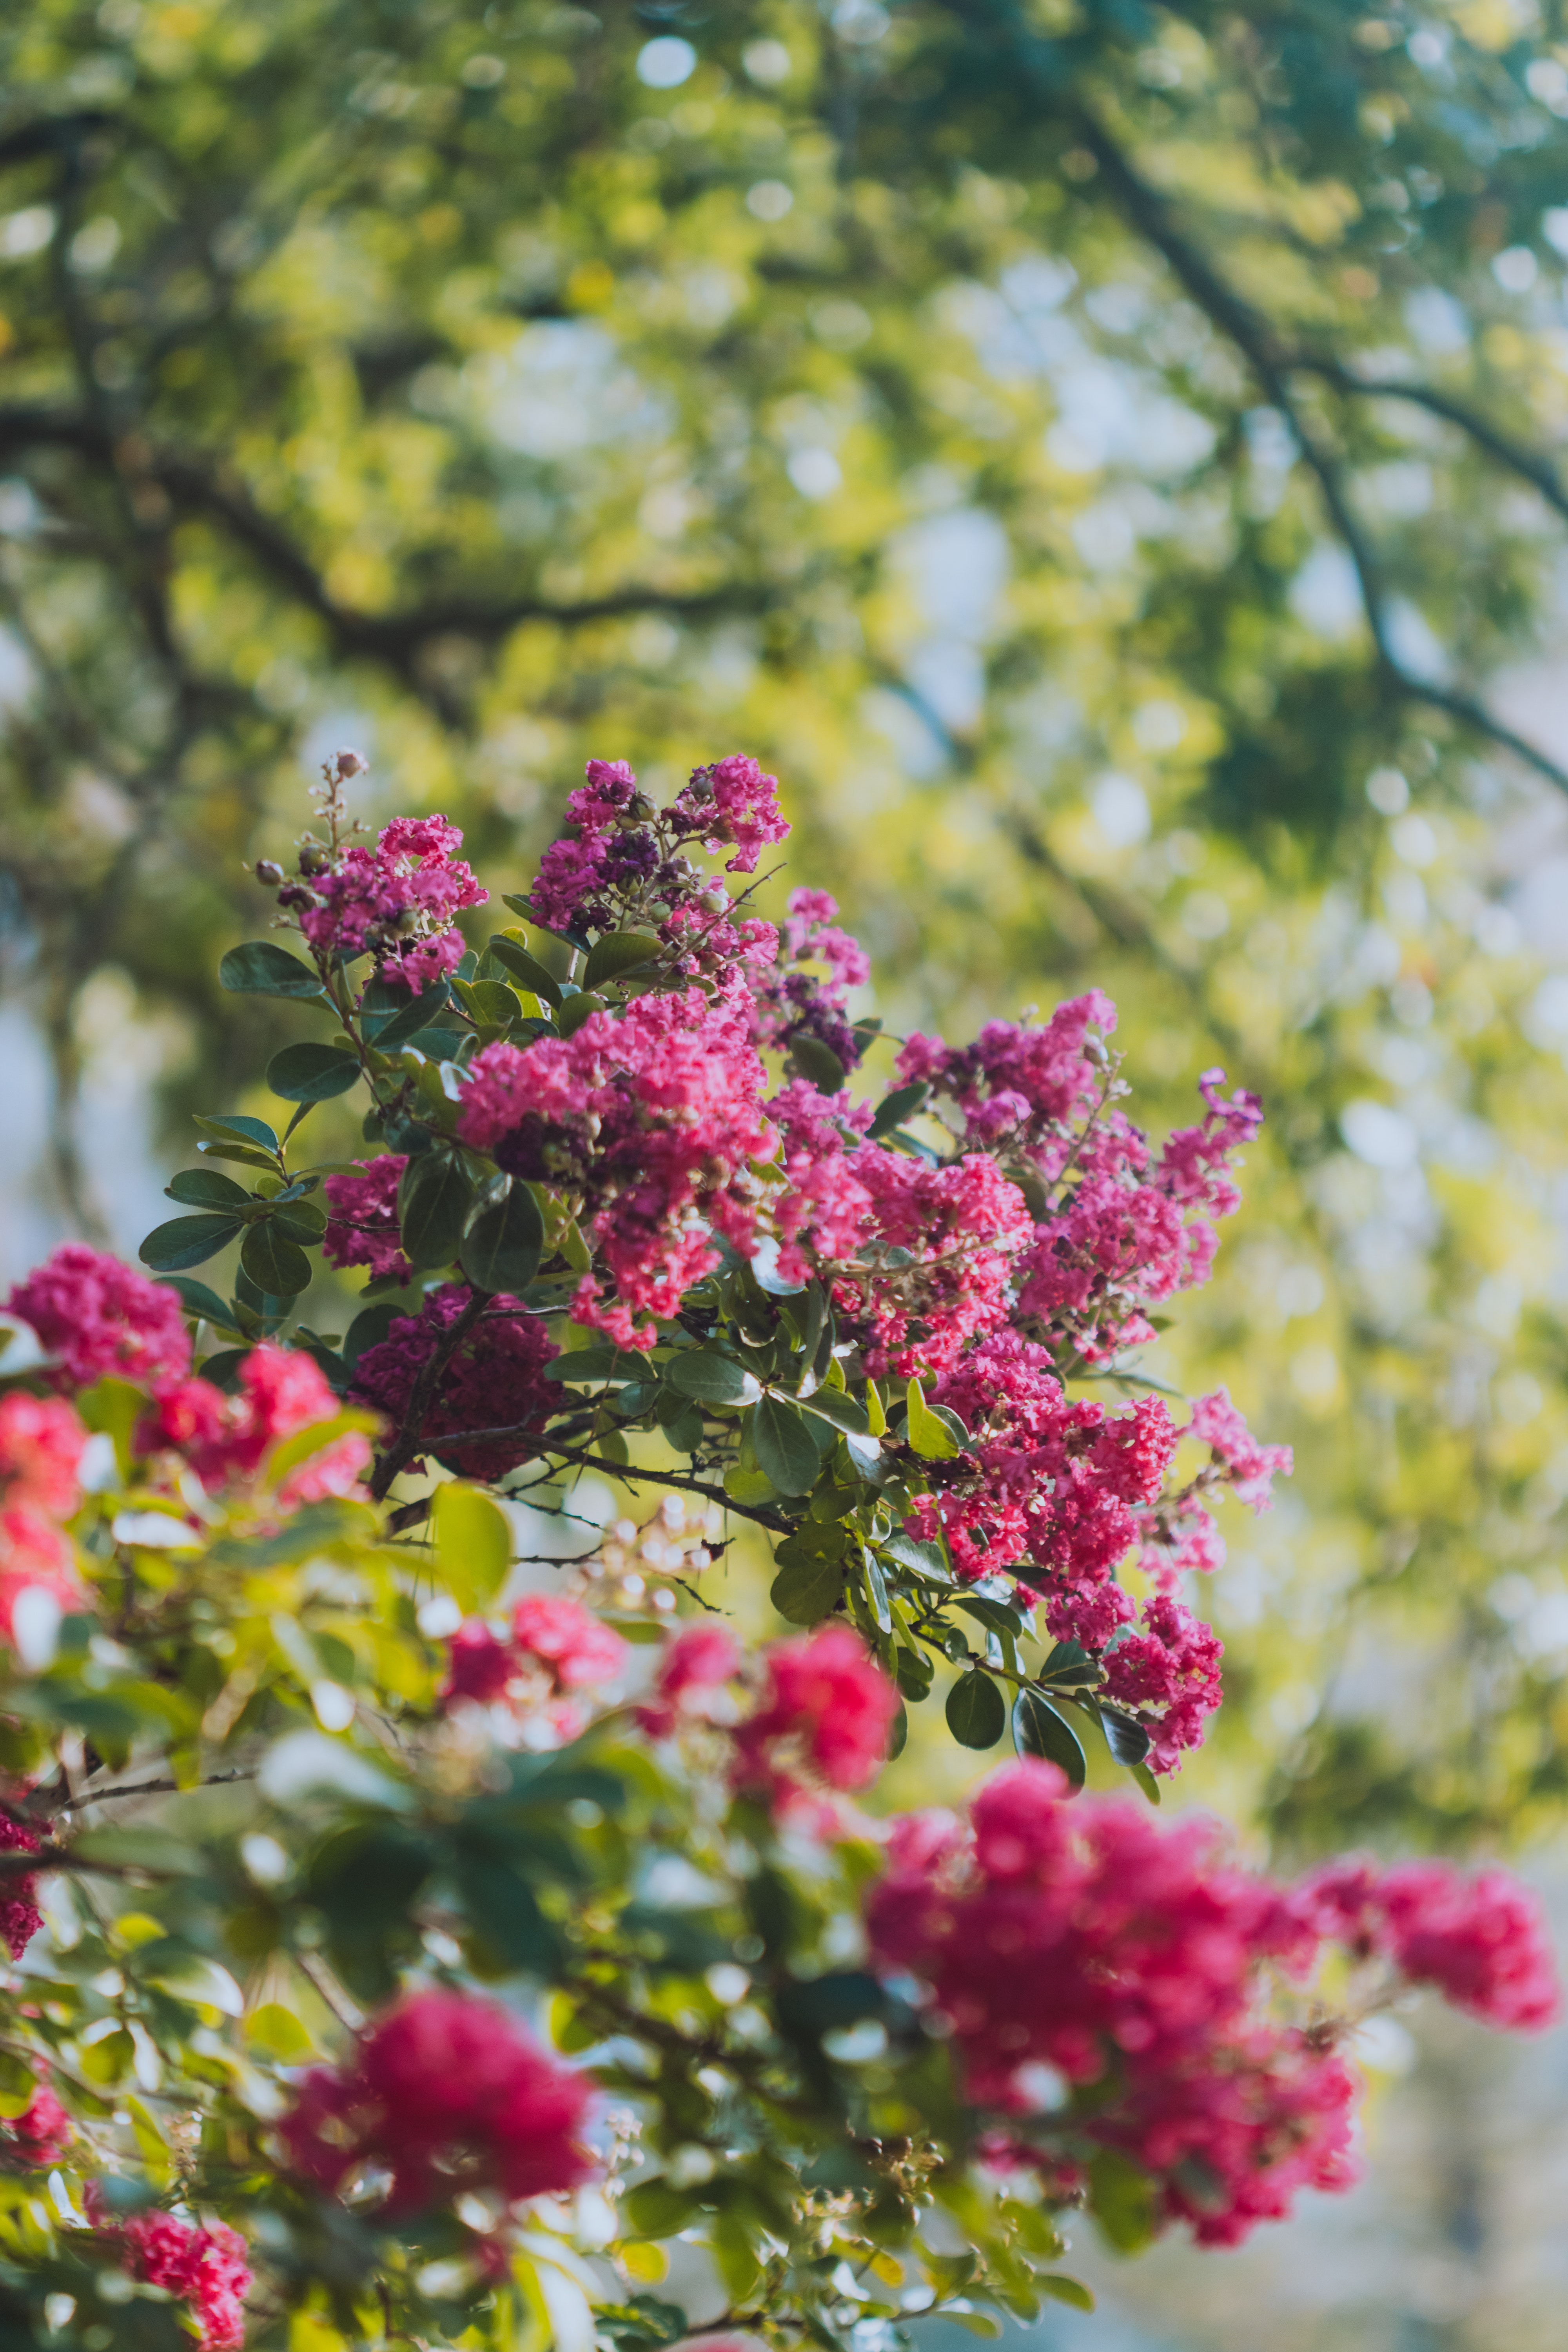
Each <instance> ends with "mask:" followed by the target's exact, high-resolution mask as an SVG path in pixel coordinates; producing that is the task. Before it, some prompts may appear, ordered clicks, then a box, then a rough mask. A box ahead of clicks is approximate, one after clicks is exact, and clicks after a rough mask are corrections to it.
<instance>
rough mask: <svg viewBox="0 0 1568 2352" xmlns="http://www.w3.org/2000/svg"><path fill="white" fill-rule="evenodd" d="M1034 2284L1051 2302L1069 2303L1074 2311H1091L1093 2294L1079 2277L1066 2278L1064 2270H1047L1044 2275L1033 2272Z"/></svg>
mask: <svg viewBox="0 0 1568 2352" xmlns="http://www.w3.org/2000/svg"><path fill="white" fill-rule="evenodd" d="M1035 2284H1036V2285H1037V2287H1038V2288H1039V2290H1040V2293H1041V2294H1048V2295H1049V2296H1050V2298H1051V2300H1052V2302H1053V2303H1066V2304H1070V2305H1071V2306H1072V2308H1073V2309H1074V2311H1092V2310H1093V2309H1094V2296H1093V2294H1091V2293H1090V2291H1089V2288H1088V2287H1086V2286H1085V2284H1084V2283H1083V2281H1082V2280H1081V2279H1075V2278H1068V2274H1067V2273H1066V2272H1065V2271H1047V2273H1046V2274H1045V2276H1044V2277H1041V2276H1040V2274H1039V2273H1038V2272H1037V2273H1036V2274H1035Z"/></svg>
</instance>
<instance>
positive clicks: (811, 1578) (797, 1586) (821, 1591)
mask: <svg viewBox="0 0 1568 2352" xmlns="http://www.w3.org/2000/svg"><path fill="white" fill-rule="evenodd" d="M843 1591H844V1564H843V1562H842V1560H837V1559H822V1558H816V1559H794V1560H791V1561H789V1562H788V1563H787V1564H786V1565H785V1566H784V1567H783V1568H781V1569H780V1570H779V1572H778V1574H777V1575H776V1576H775V1577H774V1579H773V1586H772V1589H771V1591H770V1592H769V1595H768V1598H769V1599H770V1600H771V1601H772V1602H773V1607H774V1608H775V1609H776V1610H777V1611H778V1612H779V1615H780V1616H781V1617H787V1618H788V1620H789V1622H790V1623H791V1624H792V1625H816V1624H818V1623H820V1622H821V1620H822V1619H823V1618H824V1617H828V1616H831V1615H832V1613H833V1611H834V1610H835V1609H836V1608H837V1604H838V1601H839V1598H840V1595H841V1594H842V1593H843Z"/></svg>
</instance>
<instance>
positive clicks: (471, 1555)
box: [430, 1480, 511, 1616]
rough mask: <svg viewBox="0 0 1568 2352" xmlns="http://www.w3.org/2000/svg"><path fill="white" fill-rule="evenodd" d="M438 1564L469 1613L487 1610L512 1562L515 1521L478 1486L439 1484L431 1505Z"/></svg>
mask: <svg viewBox="0 0 1568 2352" xmlns="http://www.w3.org/2000/svg"><path fill="white" fill-rule="evenodd" d="M430 1526H431V1532H432V1534H433V1536H434V1537H435V1541H436V1566H437V1570H438V1572H439V1574H440V1579H441V1581H442V1583H443V1584H444V1585H445V1586H446V1588H447V1591H448V1592H449V1593H450V1594H451V1595H452V1598H453V1599H454V1600H455V1601H457V1602H458V1605H459V1607H460V1608H461V1609H462V1611H463V1612H464V1614H465V1616H472V1615H474V1614H475V1613H476V1612H479V1611H480V1610H483V1609H487V1608H488V1607H489V1603H490V1602H491V1601H493V1600H494V1599H495V1597H496V1594H497V1593H498V1592H499V1591H500V1589H501V1586H502V1585H503V1584H504V1583H505V1582H506V1577H507V1570H508V1569H509V1568H510V1565H511V1521H510V1519H509V1518H508V1517H507V1515H506V1513H505V1512H504V1511H503V1510H502V1508H501V1507H500V1504H499V1503H496V1502H492V1501H491V1499H490V1497H489V1496H488V1495H482V1494H480V1492H479V1488H478V1487H477V1486H462V1485H460V1484H458V1482H457V1481H455V1480H454V1481H453V1482H452V1484H450V1485H449V1486H437V1489H436V1493H435V1496H434V1497H433V1499H432V1502H431V1507H430Z"/></svg>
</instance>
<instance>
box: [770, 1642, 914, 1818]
mask: <svg viewBox="0 0 1568 2352" xmlns="http://www.w3.org/2000/svg"><path fill="white" fill-rule="evenodd" d="M766 1658H767V1667H768V1685H767V1688H766V1690H765V1691H764V1692H763V1702H762V1705H761V1706H759V1707H758V1708H757V1710H756V1712H755V1713H754V1714H753V1715H752V1716H749V1717H747V1719H746V1721H745V1722H744V1723H742V1724H741V1725H739V1726H738V1727H737V1728H736V1731H735V1734H734V1780H735V1784H736V1786H737V1787H738V1788H741V1789H744V1790H753V1791H756V1792H759V1793H762V1794H763V1795H765V1796H766V1797H767V1798H768V1799H769V1801H770V1802H772V1803H773V1804H775V1805H781V1804H782V1805H784V1807H786V1808H787V1807H788V1806H789V1804H790V1803H791V1801H793V1800H794V1799H795V1798H796V1797H797V1796H799V1795H801V1794H803V1793H804V1791H803V1790H801V1785H800V1782H799V1780H798V1779H797V1778H796V1775H797V1773H798V1772H799V1771H800V1770H801V1769H805V1771H806V1773H807V1774H808V1775H809V1777H810V1779H811V1780H816V1781H817V1782H824V1781H825V1782H826V1785H827V1786H828V1787H829V1788H830V1789H838V1790H851V1789H863V1788H864V1787H865V1785H866V1783H867V1781H868V1780H870V1779H871V1778H872V1777H873V1775H874V1774H875V1773H876V1771H877V1769H878V1767H879V1765H880V1764H882V1763H883V1762H884V1761H885V1760H886V1758H887V1753H888V1738H889V1733H890V1731H891V1729H892V1726H893V1718H894V1717H895V1716H896V1715H897V1714H898V1711H899V1694H898V1692H897V1690H896V1689H895V1688H894V1686H893V1685H892V1684H891V1683H890V1682H889V1679H888V1677H887V1675H885V1674H884V1673H883V1672H882V1669H881V1668H880V1666H879V1665H878V1664H877V1662H876V1660H875V1659H874V1658H872V1657H871V1656H870V1655H869V1654H868V1652H867V1649H866V1645H865V1643H863V1642H862V1641H861V1639H860V1637H859V1635H858V1633H852V1632H851V1631H850V1629H849V1627H848V1626H847V1625H836V1624H828V1625H825V1626H824V1627H823V1628H822V1629H821V1631H820V1632H819V1633H809V1634H806V1635H804V1636H803V1637H802V1638H801V1639H800V1640H798V1641H790V1642H775V1643H773V1647H772V1648H771V1649H770V1650H769V1651H768V1652H767V1653H766Z"/></svg>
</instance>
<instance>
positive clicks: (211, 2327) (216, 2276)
mask: <svg viewBox="0 0 1568 2352" xmlns="http://www.w3.org/2000/svg"><path fill="white" fill-rule="evenodd" d="M87 2211H88V2219H89V2221H92V2222H93V2223H94V2224H95V2226H96V2227H97V2228H98V2230H99V2231H100V2234H101V2235H103V2236H104V2237H107V2238H109V2239H110V2241H111V2242H113V2243H114V2244H115V2245H116V2246H117V2248H118V2249H119V2251H120V2252H121V2254H122V2255H123V2257H124V2260H125V2264H126V2267H127V2269H128V2270H130V2272H131V2273H132V2275H133V2276H134V2277H136V2278H139V2279H142V2280H145V2282H146V2284H148V2285H149V2286H158V2287H162V2288H163V2290H164V2292H165V2293H166V2294H172V2295H173V2296H174V2298H175V2299H176V2301H178V2302H180V2303H183V2304H184V2305H186V2306H187V2307H188V2309H189V2311H190V2314H191V2316H192V2318H193V2319H194V2320H195V2326H196V2335H197V2340H198V2341H199V2343H200V2345H201V2347H202V2352H237V2347H239V2345H240V2344H242V2343H243V2342H244V2340H245V2297H246V2294H247V2292H248V2291H249V2287H250V2279H251V2273H250V2265H249V2263H248V2262H247V2259H246V2244H245V2240H244V2239H243V2238H242V2237H241V2236H240V2234H239V2231H237V2230H231V2229H230V2227H229V2225H228V2223H227V2222H226V2221H208V2222H205V2223H204V2222H195V2221H182V2220H181V2218H180V2216H179V2215H178V2214H177V2213H164V2212H159V2211H150V2212H145V2213H136V2214H133V2215H132V2217H131V2218H130V2219H129V2220H128V2221H115V2220H113V2219H112V2218H111V2217H110V2214H109V2213H108V2212H107V2211H106V2210H105V2209H104V2206H103V2203H102V2200H101V2199H100V2197H99V2196H98V2194H97V2191H96V2187H95V2185H94V2184H90V2183H89V2188H88V2191H87Z"/></svg>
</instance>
